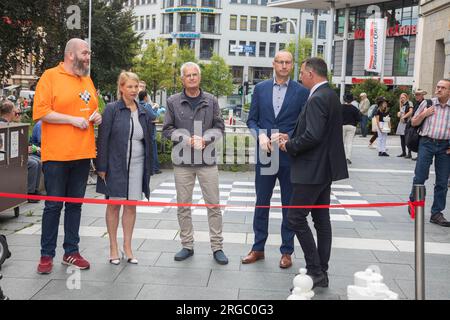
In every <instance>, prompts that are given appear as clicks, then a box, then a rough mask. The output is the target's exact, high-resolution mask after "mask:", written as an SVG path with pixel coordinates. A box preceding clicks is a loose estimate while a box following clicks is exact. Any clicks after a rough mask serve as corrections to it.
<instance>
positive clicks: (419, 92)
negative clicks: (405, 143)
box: [408, 89, 428, 161]
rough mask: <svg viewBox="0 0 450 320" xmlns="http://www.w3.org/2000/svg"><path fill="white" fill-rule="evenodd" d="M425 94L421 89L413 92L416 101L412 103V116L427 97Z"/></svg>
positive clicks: (414, 159) (415, 158)
mask: <svg viewBox="0 0 450 320" xmlns="http://www.w3.org/2000/svg"><path fill="white" fill-rule="evenodd" d="M427 93H428V92H426V91H425V90H423V89H417V90H416V91H414V100H416V102H415V103H414V109H413V115H414V113H416V111H417V109H419V106H420V104H421V103H422V101H423V100H425V96H426V95H427ZM411 118H412V117H411ZM408 122H411V119H409V121H408ZM411 160H412V161H416V160H417V157H411Z"/></svg>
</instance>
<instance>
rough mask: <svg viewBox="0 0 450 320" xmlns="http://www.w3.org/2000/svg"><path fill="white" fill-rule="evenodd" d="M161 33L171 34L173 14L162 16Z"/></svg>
mask: <svg viewBox="0 0 450 320" xmlns="http://www.w3.org/2000/svg"><path fill="white" fill-rule="evenodd" d="M163 26H164V30H163V33H171V32H173V14H163Z"/></svg>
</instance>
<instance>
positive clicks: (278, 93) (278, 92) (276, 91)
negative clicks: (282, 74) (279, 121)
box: [272, 78, 289, 118]
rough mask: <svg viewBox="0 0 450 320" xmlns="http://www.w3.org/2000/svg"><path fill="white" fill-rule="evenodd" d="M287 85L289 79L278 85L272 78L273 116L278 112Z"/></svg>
mask: <svg viewBox="0 0 450 320" xmlns="http://www.w3.org/2000/svg"><path fill="white" fill-rule="evenodd" d="M288 86H289V79H288V80H287V81H286V82H285V83H283V84H281V85H280V84H278V83H277V82H276V80H275V78H273V96H272V106H273V112H274V113H275V118H276V117H277V116H278V113H280V110H281V106H282V105H283V101H284V96H285V95H286V91H287V88H288Z"/></svg>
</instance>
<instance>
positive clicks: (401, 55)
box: [392, 36, 410, 76]
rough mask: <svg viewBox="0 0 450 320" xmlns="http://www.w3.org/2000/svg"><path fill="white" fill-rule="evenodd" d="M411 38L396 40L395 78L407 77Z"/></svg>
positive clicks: (393, 72) (398, 38) (393, 70)
mask: <svg viewBox="0 0 450 320" xmlns="http://www.w3.org/2000/svg"><path fill="white" fill-rule="evenodd" d="M409 38H410V37H409V36H406V37H396V38H395V39H394V65H393V69H392V75H393V76H407V75H408V64H409V40H410V39H409Z"/></svg>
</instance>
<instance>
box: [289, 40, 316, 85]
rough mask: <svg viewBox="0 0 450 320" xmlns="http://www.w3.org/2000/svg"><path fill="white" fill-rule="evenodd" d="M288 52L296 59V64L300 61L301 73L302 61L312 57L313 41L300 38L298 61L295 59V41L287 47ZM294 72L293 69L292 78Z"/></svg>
mask: <svg viewBox="0 0 450 320" xmlns="http://www.w3.org/2000/svg"><path fill="white" fill-rule="evenodd" d="M286 50H287V51H289V52H290V53H291V54H292V56H293V57H294V63H295V61H298V70H299V72H300V64H301V63H302V61H304V60H305V59H307V58H310V57H311V52H312V41H311V39H308V38H301V37H300V38H299V41H298V57H297V59H295V41H291V42H289V44H288V45H287V47H286ZM294 71H295V70H294V68H293V69H292V72H291V78H293V77H294Z"/></svg>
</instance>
